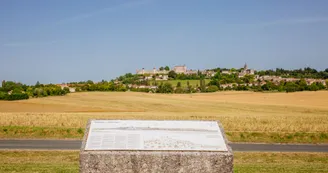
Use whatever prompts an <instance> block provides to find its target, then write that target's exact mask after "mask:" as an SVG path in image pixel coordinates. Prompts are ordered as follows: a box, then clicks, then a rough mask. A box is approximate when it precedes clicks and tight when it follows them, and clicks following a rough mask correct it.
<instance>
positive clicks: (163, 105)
mask: <svg viewBox="0 0 328 173" xmlns="http://www.w3.org/2000/svg"><path fill="white" fill-rule="evenodd" d="M100 118H103V119H160V120H164V119H175V120H183V119H188V120H220V121H221V122H222V124H223V126H224V128H225V131H226V133H227V135H228V138H229V139H230V140H232V141H237V142H294V143H328V92H327V91H320V92H297V93H256V92H217V93H208V94H207V93H206V94H204V93H202V94H181V95H179V94H150V93H136V92H125V93H123V92H82V93H72V94H69V95H67V96H56V97H46V98H34V99H29V100H23V101H1V102H0V138H30V137H33V138H81V137H82V135H83V130H84V127H85V124H86V122H87V120H88V119H100Z"/></svg>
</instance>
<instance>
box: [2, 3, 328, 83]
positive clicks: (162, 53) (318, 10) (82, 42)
mask: <svg viewBox="0 0 328 173" xmlns="http://www.w3.org/2000/svg"><path fill="white" fill-rule="evenodd" d="M0 60H1V63H0V80H14V81H20V82H23V83H27V84H35V82H36V81H40V82H41V83H62V82H69V81H81V80H88V79H91V80H95V81H100V80H102V79H105V80H110V79H113V78H115V77H116V76H119V75H121V74H124V73H128V72H131V73H135V70H136V69H140V68H142V67H144V68H148V69H152V68H153V67H159V66H165V65H168V66H170V67H172V66H174V65H181V64H186V65H187V67H188V68H189V69H204V68H214V67H227V68H230V67H236V68H239V67H242V66H243V64H244V63H245V62H247V63H248V66H249V67H251V68H254V69H257V70H259V69H273V68H276V67H279V68H286V69H294V68H303V67H305V66H309V67H312V68H316V69H319V70H323V69H325V68H328V1H326V0H314V1H309V0H288V1H286V0H266V1H262V0H257V1H254V0H247V1H244V0H239V1H237V0H231V1H230V0H229V1H221V0H204V1H200V0H97V1H89V0H71V1H67V0H49V1H44V0H28V1H21V0H1V1H0Z"/></svg>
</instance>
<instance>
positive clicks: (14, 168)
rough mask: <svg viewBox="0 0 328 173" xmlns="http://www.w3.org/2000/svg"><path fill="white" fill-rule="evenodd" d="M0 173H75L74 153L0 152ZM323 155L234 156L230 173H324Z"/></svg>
mask: <svg viewBox="0 0 328 173" xmlns="http://www.w3.org/2000/svg"><path fill="white" fill-rule="evenodd" d="M0 158H2V159H0V172H25V173H29V172H78V171H79V152H78V151H0ZM327 158H328V154H326V153H243V152H235V153H234V172H236V173H239V172H243V173H262V172H266V173H273V172H282V173H292V172H293V173H294V172H298V173H307V172H312V173H323V172H328V159H327Z"/></svg>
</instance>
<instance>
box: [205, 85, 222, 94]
mask: <svg viewBox="0 0 328 173" xmlns="http://www.w3.org/2000/svg"><path fill="white" fill-rule="evenodd" d="M218 90H219V87H218V86H216V85H211V86H209V87H208V88H207V89H206V92H216V91H218Z"/></svg>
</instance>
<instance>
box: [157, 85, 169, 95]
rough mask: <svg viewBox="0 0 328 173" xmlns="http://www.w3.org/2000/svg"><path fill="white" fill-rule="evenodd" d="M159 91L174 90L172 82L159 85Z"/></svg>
mask: <svg viewBox="0 0 328 173" xmlns="http://www.w3.org/2000/svg"><path fill="white" fill-rule="evenodd" d="M157 92H159V93H172V92H173V87H172V84H171V83H164V84H163V83H161V84H160V85H159V86H158V89H157Z"/></svg>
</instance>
